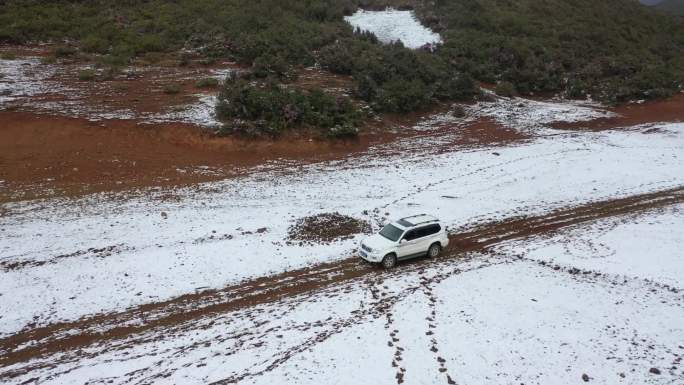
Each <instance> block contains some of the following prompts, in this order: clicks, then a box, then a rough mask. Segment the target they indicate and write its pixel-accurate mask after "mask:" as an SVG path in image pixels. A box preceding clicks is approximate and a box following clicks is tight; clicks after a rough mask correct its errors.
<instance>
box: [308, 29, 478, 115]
mask: <svg viewBox="0 0 684 385" xmlns="http://www.w3.org/2000/svg"><path fill="white" fill-rule="evenodd" d="M319 62H320V63H321V65H322V66H323V67H324V68H326V69H328V70H330V71H332V72H335V73H339V74H351V75H353V76H354V79H355V80H356V81H357V84H358V87H357V95H358V96H359V97H360V98H362V99H364V100H366V101H367V102H369V103H370V104H371V105H372V106H373V107H374V108H375V109H376V110H379V111H391V112H408V111H414V110H417V109H420V108H423V107H426V106H428V105H430V104H431V103H432V102H434V101H435V100H458V99H471V98H472V97H473V95H475V93H476V92H477V87H476V85H475V83H474V82H473V80H472V78H470V76H468V75H467V74H464V73H459V72H457V71H454V70H453V68H452V67H451V66H449V65H447V63H446V62H444V61H443V60H442V59H441V58H440V57H438V56H436V55H434V54H432V53H430V52H426V51H421V50H418V51H414V50H410V49H408V48H405V47H404V46H403V45H402V44H401V43H394V44H389V45H381V44H379V43H378V42H377V41H376V40H375V38H374V36H372V35H370V36H369V35H364V34H360V35H359V34H357V35H356V36H354V37H349V38H347V39H341V40H339V41H337V42H335V43H333V44H331V45H329V46H327V47H324V48H323V49H322V50H321V51H320V53H319Z"/></svg>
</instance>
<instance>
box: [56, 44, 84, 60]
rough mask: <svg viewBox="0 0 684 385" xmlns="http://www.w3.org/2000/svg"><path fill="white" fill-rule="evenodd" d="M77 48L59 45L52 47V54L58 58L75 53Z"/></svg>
mask: <svg viewBox="0 0 684 385" xmlns="http://www.w3.org/2000/svg"><path fill="white" fill-rule="evenodd" d="M76 53H78V50H77V49H76V48H74V47H71V46H67V45H61V46H58V47H56V48H55V49H54V52H53V55H54V56H55V57H58V58H64V57H71V56H74V55H76Z"/></svg>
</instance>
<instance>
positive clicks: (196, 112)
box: [142, 94, 221, 128]
mask: <svg viewBox="0 0 684 385" xmlns="http://www.w3.org/2000/svg"><path fill="white" fill-rule="evenodd" d="M195 96H196V97H197V102H196V103H194V104H189V105H187V106H184V107H182V108H181V109H180V110H178V111H167V112H164V113H160V114H150V115H144V116H142V119H143V121H144V122H148V123H162V122H182V123H190V124H195V125H198V126H202V127H208V128H217V127H220V126H221V122H220V121H218V120H217V119H216V111H215V108H216V103H217V101H218V97H217V96H216V95H205V94H197V95H195Z"/></svg>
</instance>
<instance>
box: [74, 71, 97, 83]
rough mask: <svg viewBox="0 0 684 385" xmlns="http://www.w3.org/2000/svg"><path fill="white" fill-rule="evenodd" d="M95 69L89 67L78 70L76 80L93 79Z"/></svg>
mask: <svg viewBox="0 0 684 385" xmlns="http://www.w3.org/2000/svg"><path fill="white" fill-rule="evenodd" d="M95 75H96V73H95V71H94V70H91V69H85V70H80V71H78V80H81V81H91V80H95Z"/></svg>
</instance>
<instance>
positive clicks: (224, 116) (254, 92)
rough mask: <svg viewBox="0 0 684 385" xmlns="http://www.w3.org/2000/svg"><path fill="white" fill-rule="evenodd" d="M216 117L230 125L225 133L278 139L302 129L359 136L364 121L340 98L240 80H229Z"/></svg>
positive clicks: (220, 97)
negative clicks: (290, 131)
mask: <svg viewBox="0 0 684 385" xmlns="http://www.w3.org/2000/svg"><path fill="white" fill-rule="evenodd" d="M216 113H217V116H218V118H219V119H221V120H223V121H226V122H227V123H226V128H225V130H227V131H231V132H239V133H243V134H247V135H252V136H255V135H263V134H267V135H272V136H275V135H279V134H281V133H283V132H284V131H286V130H287V129H291V128H302V127H308V128H311V129H315V130H321V131H322V132H323V133H324V134H325V135H328V136H332V137H346V136H355V135H356V134H357V132H358V130H357V124H358V121H359V118H360V114H359V112H358V111H357V109H356V108H355V107H354V106H353V105H352V104H351V102H350V101H349V99H348V98H344V97H338V98H336V97H333V96H331V95H329V94H326V93H325V92H324V91H322V90H320V89H314V90H311V91H308V92H305V91H300V90H297V89H291V88H288V87H286V86H283V85H279V84H276V83H275V82H272V81H267V82H265V83H263V82H259V81H253V80H250V79H243V78H239V77H236V76H231V77H229V78H228V79H226V82H225V84H224V86H223V89H222V90H221V92H220V94H219V102H218V105H217V107H216Z"/></svg>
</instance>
